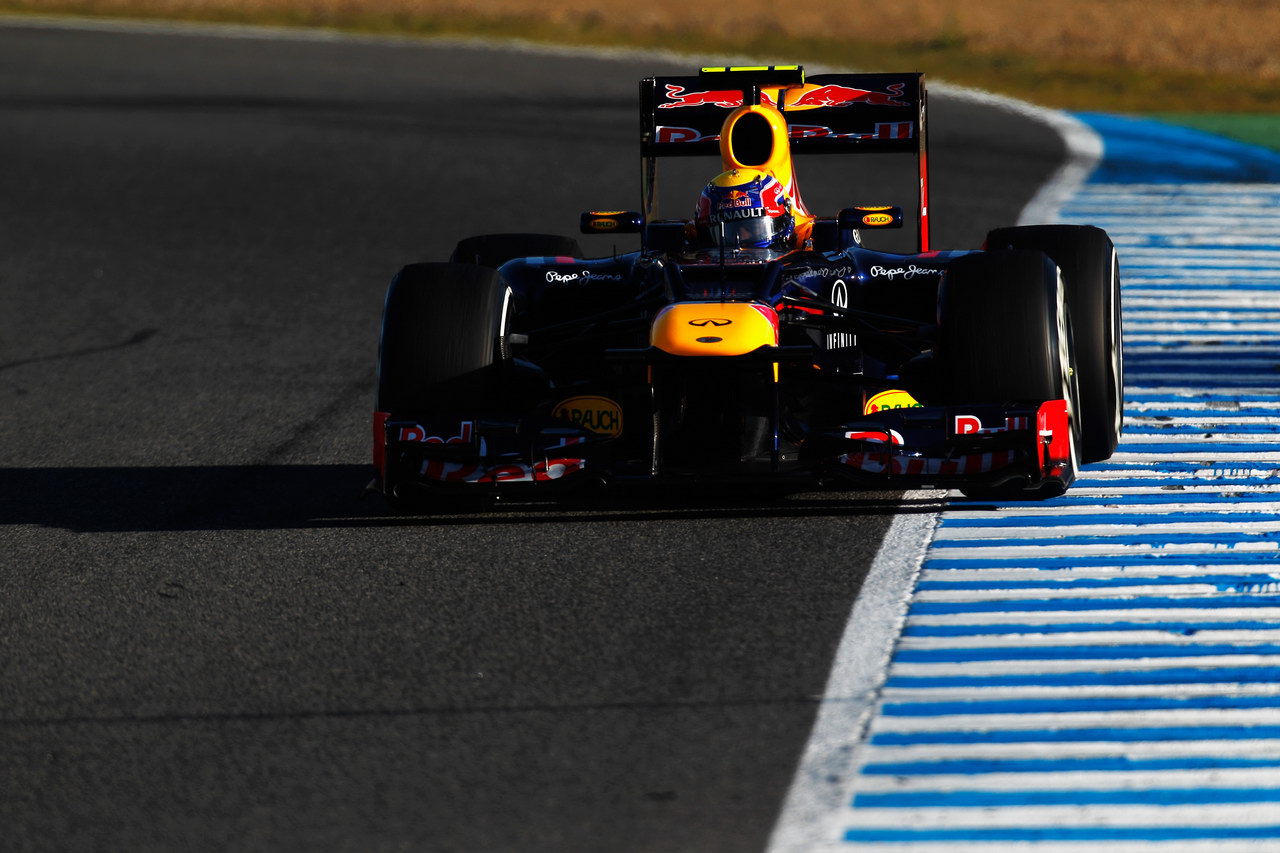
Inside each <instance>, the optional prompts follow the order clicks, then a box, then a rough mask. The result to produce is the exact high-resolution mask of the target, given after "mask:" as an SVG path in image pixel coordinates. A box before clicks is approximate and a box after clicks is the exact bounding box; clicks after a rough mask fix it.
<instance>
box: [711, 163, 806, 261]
mask: <svg viewBox="0 0 1280 853" xmlns="http://www.w3.org/2000/svg"><path fill="white" fill-rule="evenodd" d="M694 220H695V225H696V227H697V232H698V237H699V238H700V239H701V240H702V241H703V242H704V243H709V244H711V245H717V246H718V245H720V242H721V237H723V239H724V246H725V248H727V249H739V248H741V249H745V248H749V247H755V248H760V249H775V250H784V251H785V250H786V249H790V248H793V244H794V242H795V234H796V225H795V217H794V216H793V215H792V212H791V200H790V199H789V198H787V195H786V193H785V192H783V189H782V184H781V183H779V181H778V179H777V178H775V177H773V176H772V175H770V174H769V173H768V172H761V171H759V170H757V169H730V170H729V171H727V172H721V173H720V174H718V175H716V176H715V177H714V178H712V179H711V182H710V183H708V184H707V185H706V187H704V188H703V190H702V194H701V195H699V196H698V209H697V211H696V215H695V217H694Z"/></svg>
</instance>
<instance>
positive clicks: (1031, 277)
mask: <svg viewBox="0 0 1280 853" xmlns="http://www.w3.org/2000/svg"><path fill="white" fill-rule="evenodd" d="M938 320H939V326H940V329H939V332H940V337H939V341H938V352H937V363H938V365H939V377H940V379H941V383H940V387H941V388H942V389H945V390H946V396H947V398H948V399H949V400H950V401H951V402H954V403H993V404H999V405H1007V404H1010V403H1030V404H1037V405H1038V404H1040V403H1043V402H1044V401H1046V400H1066V401H1067V411H1068V417H1069V420H1070V423H1071V436H1070V441H1071V447H1072V456H1073V457H1074V455H1075V448H1076V447H1077V446H1078V444H1079V442H1078V435H1077V431H1078V427H1077V419H1076V405H1077V396H1078V395H1077V388H1076V386H1077V383H1076V378H1075V376H1074V374H1073V371H1072V357H1073V354H1072V330H1071V324H1070V320H1069V313H1068V308H1067V305H1066V289H1065V286H1064V284H1063V281H1062V276H1061V275H1060V274H1059V271H1058V268H1057V266H1056V265H1055V264H1054V263H1053V261H1051V260H1050V259H1049V258H1048V257H1046V256H1045V255H1044V253H1042V252H1038V251H1008V252H983V253H977V254H973V255H966V256H964V257H962V258H958V259H957V260H956V261H954V262H953V263H952V264H951V265H950V266H949V267H948V268H947V272H946V275H945V276H944V277H943V280H942V283H941V285H940V289H939V293H938ZM1073 467H1074V458H1073ZM960 491H961V492H963V493H964V495H965V496H966V497H970V498H981V499H1015V500H1042V499H1045V498H1051V497H1057V496H1059V495H1061V494H1062V493H1063V492H1064V491H1065V487H1063V486H1062V485H1061V484H1059V483H1056V482H1049V483H1044V484H1042V485H1041V486H1039V487H1037V488H1033V489H1028V488H1025V487H1023V486H1022V484H1020V483H1010V484H1007V485H1002V486H996V487H966V488H962V489H961V490H960Z"/></svg>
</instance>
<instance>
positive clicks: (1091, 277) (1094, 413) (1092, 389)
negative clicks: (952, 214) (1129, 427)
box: [987, 225, 1124, 462]
mask: <svg viewBox="0 0 1280 853" xmlns="http://www.w3.org/2000/svg"><path fill="white" fill-rule="evenodd" d="M987 248H988V249H989V250H991V251H996V250H1000V249H1039V250H1040V251H1042V252H1044V253H1045V254H1046V255H1048V256H1049V257H1050V258H1052V259H1053V262H1054V263H1056V264H1057V265H1058V268H1059V269H1060V270H1062V278H1063V281H1064V283H1065V284H1066V288H1067V307H1068V310H1069V311H1070V313H1071V324H1072V329H1073V332H1074V338H1075V352H1076V365H1075V366H1076V373H1077V376H1078V379H1079V385H1080V401H1079V402H1080V411H1079V423H1080V458H1081V461H1082V462H1101V461H1103V460H1104V459H1108V458H1110V456H1111V454H1112V453H1114V452H1115V449H1116V445H1117V444H1118V443H1119V441H1120V429H1121V427H1122V426H1123V422H1124V349H1123V340H1122V335H1121V312H1120V267H1119V262H1118V261H1117V259H1116V250H1115V246H1114V245H1113V244H1112V242H1111V238H1110V237H1108V236H1107V232H1105V231H1103V230H1102V229H1101V228H1095V227H1093V226H1091V225H1032V226H1026V227H1021V228H999V229H996V230H995V231H992V232H990V233H989V234H988V235H987Z"/></svg>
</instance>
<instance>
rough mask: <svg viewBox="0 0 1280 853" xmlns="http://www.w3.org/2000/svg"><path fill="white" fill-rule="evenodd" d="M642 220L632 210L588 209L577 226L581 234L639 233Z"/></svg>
mask: <svg viewBox="0 0 1280 853" xmlns="http://www.w3.org/2000/svg"><path fill="white" fill-rule="evenodd" d="M643 222H644V219H643V217H641V216H640V214H639V213H636V212H635V211H634V210H588V211H587V212H586V213H584V214H582V219H581V220H580V222H579V227H580V228H581V229H582V233H583V234H639V233H640V228H641V227H642V224H643Z"/></svg>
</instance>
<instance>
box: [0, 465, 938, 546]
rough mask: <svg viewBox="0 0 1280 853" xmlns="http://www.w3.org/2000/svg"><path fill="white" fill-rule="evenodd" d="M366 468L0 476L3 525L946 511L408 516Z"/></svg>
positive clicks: (110, 527) (603, 495)
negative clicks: (376, 488) (375, 490)
mask: <svg viewBox="0 0 1280 853" xmlns="http://www.w3.org/2000/svg"><path fill="white" fill-rule="evenodd" d="M370 470H371V469H370V468H369V467H368V466H367V465H231V466H201V467H194V466H193V467H168V468H142V467H120V468H0V525H21V524H29V525H37V526H42V527H53V528H62V529H65V530H72V531H78V532H146V531H177V530H270V529H296V528H328V527H351V528H363V527H396V526H433V525H437V526H438V525H464V524H472V525H494V524H530V523H533V524H537V523H551V522H577V523H583V522H586V523H590V522H620V521H639V520H645V521H653V520H663V519H706V518H788V517H792V518H794V517H823V516H829V517H838V516H848V515H885V514H902V513H916V512H935V511H937V510H938V509H939V508H940V507H941V501H940V500H935V499H932V498H913V499H909V500H904V499H903V496H902V494H901V493H900V492H854V491H808V492H792V493H788V492H785V491H783V490H780V489H778V488H756V487H752V488H744V487H742V486H735V487H728V486H710V487H706V488H691V487H690V486H689V485H687V484H684V485H681V486H679V487H671V488H663V489H656V488H644V489H627V488H615V489H600V490H594V491H592V492H590V493H588V494H578V495H568V496H566V497H564V498H563V499H561V500H556V501H536V502H535V501H531V500H510V501H508V500H502V501H499V502H497V503H495V504H493V505H491V506H489V507H488V508H486V509H483V510H479V509H476V508H474V507H464V508H460V509H458V510H456V511H448V512H438V511H437V512H432V513H424V514H408V513H397V512H394V511H392V510H391V509H390V508H389V507H388V506H387V504H386V502H385V501H384V500H383V499H382V497H381V496H380V495H377V494H372V493H365V492H364V486H365V484H366V483H367V482H368V481H369V478H370Z"/></svg>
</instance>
